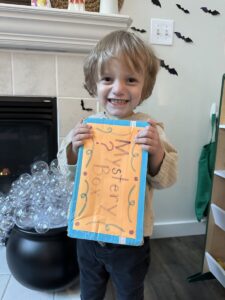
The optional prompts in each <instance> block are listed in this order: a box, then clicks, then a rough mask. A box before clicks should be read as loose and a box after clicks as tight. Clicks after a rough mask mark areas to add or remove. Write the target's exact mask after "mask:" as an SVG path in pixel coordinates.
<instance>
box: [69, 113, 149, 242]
mask: <svg viewBox="0 0 225 300" xmlns="http://www.w3.org/2000/svg"><path fill="white" fill-rule="evenodd" d="M132 122H133V121H129V120H109V119H95V118H87V119H85V120H84V122H83V123H94V124H109V125H117V126H130V125H131V124H132ZM135 122H136V127H145V126H148V125H149V123H147V122H144V121H135ZM82 157H83V147H80V148H79V151H78V160H77V167H76V174H75V182H74V188H73V195H72V200H71V204H70V210H69V220H68V236H69V237H72V238H80V239H86V240H95V241H101V242H108V243H114V244H121V243H122V244H126V245H132V246H139V245H141V244H142V241H143V231H144V228H143V227H144V205H145V188H146V175H147V165H148V152H147V151H144V150H143V151H142V162H141V164H142V167H141V174H140V190H139V196H138V215H137V227H136V239H132V238H124V240H123V239H122V240H123V242H121V240H120V237H119V236H116V235H110V234H103V233H94V232H87V231H81V230H77V229H76V230H75V229H73V222H74V213H75V211H76V202H77V196H78V189H79V184H80V175H81V167H82Z"/></svg>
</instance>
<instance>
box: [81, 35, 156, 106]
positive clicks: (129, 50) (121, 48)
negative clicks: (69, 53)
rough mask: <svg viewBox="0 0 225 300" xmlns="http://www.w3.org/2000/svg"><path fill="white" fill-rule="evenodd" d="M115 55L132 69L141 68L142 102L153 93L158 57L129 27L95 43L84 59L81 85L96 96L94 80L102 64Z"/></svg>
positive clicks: (96, 80)
mask: <svg viewBox="0 0 225 300" xmlns="http://www.w3.org/2000/svg"><path fill="white" fill-rule="evenodd" d="M118 57H119V58H122V59H123V60H124V61H125V63H127V65H128V67H129V68H130V69H131V70H135V71H137V72H143V75H144V86H143V90H142V96H141V102H142V101H143V100H145V99H146V98H148V97H149V96H150V95H151V94H152V90H153V87H154V85H155V80H156V75H157V72H158V69H159V60H158V59H157V58H156V56H155V53H154V51H153V49H152V48H151V47H150V45H147V44H146V43H145V42H144V41H143V40H141V39H140V38H139V37H138V36H137V35H135V34H134V33H131V32H128V31H123V30H119V31H113V32H111V33H110V34H108V35H106V36H105V37H104V38H103V39H102V40H100V41H99V42H98V43H97V45H96V46H95V47H94V49H93V50H92V51H91V52H90V54H89V55H88V57H87V58H86V60H85V62H84V78H85V83H84V87H85V88H86V90H87V91H88V92H89V94H90V95H91V96H97V82H98V78H99V74H101V71H102V68H103V66H104V64H105V63H106V62H107V61H108V60H110V59H112V58H118Z"/></svg>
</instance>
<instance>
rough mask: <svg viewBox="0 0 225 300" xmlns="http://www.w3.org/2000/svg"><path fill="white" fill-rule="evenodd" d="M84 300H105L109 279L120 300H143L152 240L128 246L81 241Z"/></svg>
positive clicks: (78, 251)
mask: <svg viewBox="0 0 225 300" xmlns="http://www.w3.org/2000/svg"><path fill="white" fill-rule="evenodd" d="M77 255H78V263H79V267H80V286H81V299H82V300H103V299H104V295H105V292H106V286H107V282H108V279H109V277H110V278H111V280H112V283H113V285H114V287H115V290H116V299H117V300H143V299H144V278H145V275H146V273H147V270H148V266H149V263H150V241H149V238H145V240H144V244H143V245H142V246H139V247H136V246H124V245H114V244H109V243H106V244H105V246H102V245H100V243H98V242H94V241H87V240H79V239H78V240H77Z"/></svg>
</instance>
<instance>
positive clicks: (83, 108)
mask: <svg viewBox="0 0 225 300" xmlns="http://www.w3.org/2000/svg"><path fill="white" fill-rule="evenodd" d="M80 105H81V107H82V110H86V111H93V109H92V108H85V107H84V100H83V99H81V100H80Z"/></svg>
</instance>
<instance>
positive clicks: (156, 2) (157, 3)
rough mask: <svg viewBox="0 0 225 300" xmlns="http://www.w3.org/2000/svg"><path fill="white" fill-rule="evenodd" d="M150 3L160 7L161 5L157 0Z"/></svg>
mask: <svg viewBox="0 0 225 300" xmlns="http://www.w3.org/2000/svg"><path fill="white" fill-rule="evenodd" d="M152 3H153V4H155V5H157V6H160V7H161V3H160V1H159V0H152Z"/></svg>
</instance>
